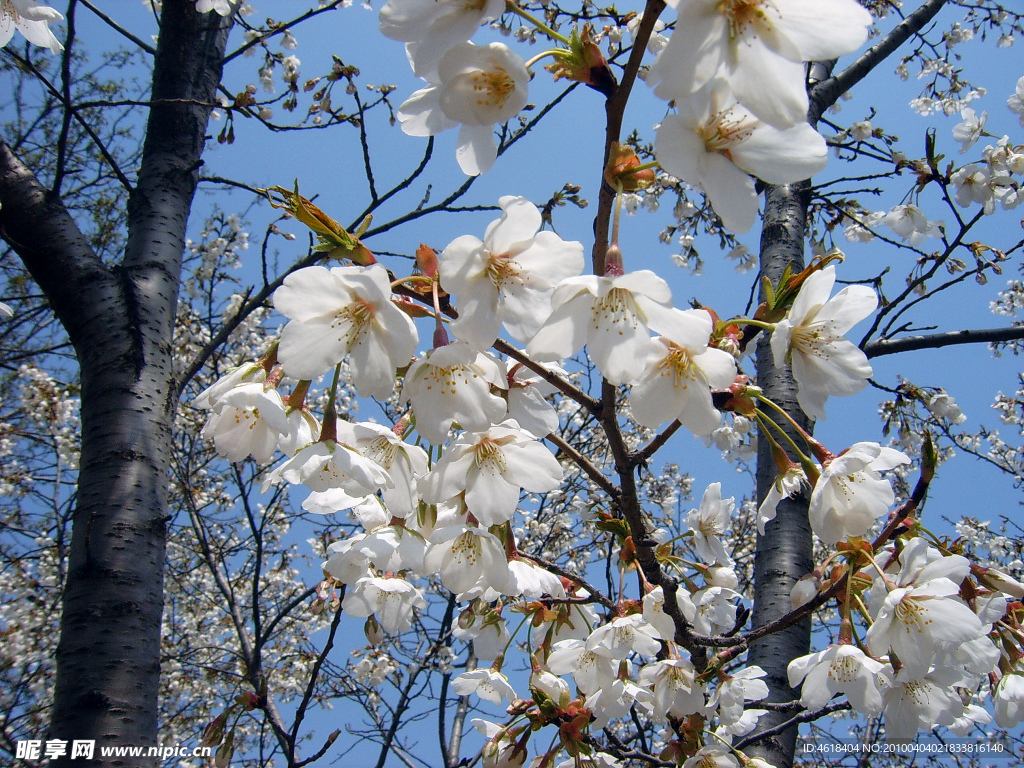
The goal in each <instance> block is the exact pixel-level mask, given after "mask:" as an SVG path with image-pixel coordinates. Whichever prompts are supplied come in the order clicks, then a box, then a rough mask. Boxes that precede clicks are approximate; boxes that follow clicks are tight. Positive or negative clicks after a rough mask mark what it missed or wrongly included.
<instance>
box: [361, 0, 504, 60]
mask: <svg viewBox="0 0 1024 768" xmlns="http://www.w3.org/2000/svg"><path fill="white" fill-rule="evenodd" d="M504 11H505V5H504V2H502V0H473V1H472V2H469V1H467V0H442V1H441V2H438V0H388V2H387V3H385V4H384V7H383V8H381V9H380V31H381V32H382V33H383V34H384V36H385V37H389V38H391V39H392V40H399V41H401V42H403V43H408V45H406V52H407V53H408V54H409V62H410V63H411V64H412V69H413V72H415V73H416V76H417V77H426V75H427V73H428V72H430V71H431V70H433V69H434V68H435V67H436V66H437V62H438V61H439V60H440V59H441V57H442V56H443V55H444V54H445V53H446V52H447V51H448V49H449V48H451V47H452V46H454V45H456V44H458V43H464V42H466V41H467V40H469V38H471V37H472V36H473V33H474V32H476V31H477V29H479V28H480V25H481V24H486V23H487V22H489V21H492V20H494V19H496V18H498V17H499V16H500V15H501V14H502V13H503V12H504Z"/></svg>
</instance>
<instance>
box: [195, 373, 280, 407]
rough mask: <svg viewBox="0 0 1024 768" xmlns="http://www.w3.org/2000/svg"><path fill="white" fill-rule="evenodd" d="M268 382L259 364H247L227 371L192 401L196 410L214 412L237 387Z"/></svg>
mask: <svg viewBox="0 0 1024 768" xmlns="http://www.w3.org/2000/svg"><path fill="white" fill-rule="evenodd" d="M266 380H267V372H266V370H265V369H264V368H263V366H262V365H260V364H259V363H245V364H244V365H239V366H237V367H235V368H231V369H229V370H228V371H226V372H225V373H224V374H223V375H222V376H221V377H220V378H219V379H217V380H216V381H215V382H213V384H211V385H210V386H208V387H207V388H206V389H204V390H203V391H202V392H200V393H199V394H198V395H196V399H195V400H193V401H192V405H193V406H194V407H196V408H203V409H204V410H213V409H215V408H216V407H217V406H218V405H220V402H221V398H223V397H224V395H226V394H227V393H228V392H230V391H231V390H232V389H234V388H235V387H240V386H242V385H244V384H252V383H254V382H255V383H259V384H262V383H263V382H264V381H266Z"/></svg>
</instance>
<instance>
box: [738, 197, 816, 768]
mask: <svg viewBox="0 0 1024 768" xmlns="http://www.w3.org/2000/svg"><path fill="white" fill-rule="evenodd" d="M809 190H810V182H800V183H799V184H787V185H770V186H768V187H767V189H765V206H764V229H763V231H762V233H761V274H763V275H766V276H768V277H769V278H770V279H771V280H772V282H773V283H777V282H778V280H779V278H780V277H781V275H782V273H783V271H784V270H785V268H786V265H788V264H792V270H793V272H799V271H800V270H801V269H802V268H803V266H804V240H805V238H806V225H807V202H808V199H807V198H808V193H809ZM761 298H762V300H763V299H764V297H763V296H762V297H761ZM757 382H758V385H759V386H760V387H761V388H762V389H764V393H765V395H766V396H767V397H769V398H771V400H773V401H774V402H775V403H777V404H778V405H779V406H781V407H782V408H783V409H784V410H785V411H786V412H787V413H788V414H790V415H791V416H793V418H795V419H796V420H797V422H798V423H799V424H800V425H801V426H802V427H804V428H805V429H808V431H809V430H810V428H811V424H810V422H809V420H808V419H807V417H806V416H805V415H804V414H803V412H802V411H801V410H800V406H799V405H797V401H796V382H795V381H794V380H793V376H792V374H791V373H790V370H789V367H788V366H786V367H782V368H778V367H776V366H775V362H774V360H773V358H772V351H771V348H770V347H769V346H768V334H762V335H761V338H760V340H759V341H758V345H757ZM776 421H781V419H779V418H777V419H776ZM785 427H786V431H787V432H788V433H789V434H790V435H791V436H792V437H793V438H794V440H796V442H797V443H798V444H799V438H798V437H797V436H796V434H795V433H794V430H793V429H792V427H790V426H789V425H788V424H787V425H785ZM776 438H777V436H776ZM777 474H778V470H777V468H776V466H775V462H774V461H773V459H772V455H771V447H770V445H769V442H768V440H767V438H766V437H765V436H764V435H761V436H760V440H759V441H758V454H757V498H758V501H759V502H760V501H762V500H763V499H764V497H765V496H766V495H767V493H768V490H769V488H771V485H772V483H774V482H775V477H776V475H777ZM807 503H808V499H807V498H806V496H798V497H795V498H792V499H786V500H784V501H783V502H781V503H780V504H779V506H778V512H777V515H776V518H775V520H773V521H771V522H770V523H768V524H767V525H766V526H765V533H764V535H763V536H758V537H757V553H756V556H755V559H754V609H753V617H752V621H753V626H754V627H755V628H757V627H761V626H763V625H765V624H769V623H771V622H772V621H775V620H776V619H779V618H781V617H782V616H784V615H785V614H786V613H788V612H789V610H790V609H791V607H792V605H791V603H790V592H791V591H792V589H793V584H794V583H796V580H797V579H799V578H800V577H801V576H803V575H804V574H806V573H809V572H810V570H811V568H812V567H813V563H812V558H811V527H810V523H809V522H808V520H807ZM810 644H811V620H810V618H809V617H808V618H807V619H805V620H803V621H801V622H798V623H796V624H793V625H791V626H789V627H787V628H786V629H784V630H782V631H780V632H776V633H774V634H771V635H768V636H766V637H763V638H761V639H759V640H756V641H755V642H754V643H752V644H751V647H750V653H749V656H748V658H749V661H750V663H751V664H756V665H757V666H759V667H761V668H762V669H763V670H764V671H765V672H766V673H767V679H766V681H765V682H767V684H768V690H769V693H768V698H767V699H766V701H773V702H786V701H793V699H794V698H796V696H795V694H794V692H793V691H792V689H791V688H790V687H789V682H788V679H787V676H786V667H787V666H788V664H789V662H790V660H791V659H794V658H796V657H798V656H803V655H805V654H807V653H809V652H810ZM791 716H792V713H788V712H769V713H768V714H766V715H764V716H763V717H761V719H760V720H759V721H758V730H759V731H764V730H767V729H769V728H773V727H775V726H776V725H778V724H780V723H782V722H784V721H785V720H787V719H788V718H789V717H791ZM796 737H797V729H796V728H795V727H794V728H790V729H788V730H787V731H785V732H784V733H782V734H780V735H778V736H774V737H770V738H767V739H764V740H763V741H761V742H760V743H758V744H756V745H753V746H751V747H750V748H749V749H748V750H747V752H748V754H751V755H753V756H757V757H761V758H763V759H765V760H767V761H768V762H769V763H771V764H772V765H775V766H776V768H788V767H789V766H791V765H792V764H793V752H794V750H795V748H796Z"/></svg>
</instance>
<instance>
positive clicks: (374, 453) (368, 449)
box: [339, 422, 428, 517]
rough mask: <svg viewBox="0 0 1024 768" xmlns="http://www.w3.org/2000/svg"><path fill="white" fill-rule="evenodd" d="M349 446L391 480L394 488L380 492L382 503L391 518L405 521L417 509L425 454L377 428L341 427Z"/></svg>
mask: <svg viewBox="0 0 1024 768" xmlns="http://www.w3.org/2000/svg"><path fill="white" fill-rule="evenodd" d="M339 430H340V431H339V435H341V434H342V432H344V433H346V437H349V436H350V438H349V439H347V440H345V442H350V444H351V445H353V446H355V447H356V448H357V449H358V450H359V452H360V453H361V454H363V456H365V457H366V458H368V459H370V460H371V461H373V462H374V463H376V464H379V465H380V466H381V467H383V468H384V470H385V471H386V472H387V473H388V474H389V475H390V476H391V479H392V481H393V482H394V487H392V488H387V489H385V490H384V493H383V496H384V503H385V504H386V505H387V507H388V511H389V512H390V513H391V514H392V515H394V516H395V517H408V516H409V515H411V514H413V513H414V512H415V511H416V510H417V509H419V499H418V497H417V495H416V481H417V479H419V478H420V477H423V476H424V475H425V474H427V471H428V467H427V464H428V461H427V452H426V451H424V450H423V449H422V448H420V447H419V446H418V445H411V444H409V443H406V442H405V441H403V440H402V438H400V437H399V436H398V435H396V434H395V433H394V430H391V429H388V428H387V427H385V426H382V425H380V424H374V423H372V422H361V423H359V424H350V425H348V426H347V427H344V428H343V427H341V422H339Z"/></svg>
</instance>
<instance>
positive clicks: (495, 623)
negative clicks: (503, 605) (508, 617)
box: [452, 608, 512, 661]
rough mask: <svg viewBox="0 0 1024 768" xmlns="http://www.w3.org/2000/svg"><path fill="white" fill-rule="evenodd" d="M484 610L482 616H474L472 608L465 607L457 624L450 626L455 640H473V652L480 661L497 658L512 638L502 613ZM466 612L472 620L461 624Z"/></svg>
mask: <svg viewBox="0 0 1024 768" xmlns="http://www.w3.org/2000/svg"><path fill="white" fill-rule="evenodd" d="M486 610H487V611H488V612H487V613H485V614H484V615H483V616H476V615H475V614H474V613H473V610H472V608H470V609H467V610H466V611H465V612H463V614H462V617H460V618H459V622H458V624H456V625H455V626H454V627H453V628H452V636H453V637H454V638H455V639H456V640H464V641H467V642H468V641H470V640H472V641H473V653H475V654H476V657H477V659H478V660H482V661H490V660H492V659H496V658H498V656H499V655H500V654H503V653H504V652H505V650H506V649H507V647H508V644H509V641H510V640H511V639H512V638H511V635H509V633H508V627H507V626H506V624H505V619H504V618H503V617H502V615H501V614H500V613H497V612H496V611H491V610H490V609H489V608H487V609H486ZM467 614H468V615H469V616H470V617H471V619H472V621H471V623H467V625H466V626H463V617H465V616H466V615H467Z"/></svg>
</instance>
